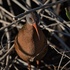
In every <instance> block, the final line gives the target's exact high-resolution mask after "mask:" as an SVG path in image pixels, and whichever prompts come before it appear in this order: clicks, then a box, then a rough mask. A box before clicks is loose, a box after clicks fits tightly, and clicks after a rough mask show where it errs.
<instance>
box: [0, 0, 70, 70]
mask: <svg viewBox="0 0 70 70" xmlns="http://www.w3.org/2000/svg"><path fill="white" fill-rule="evenodd" d="M69 4H70V1H69V0H0V70H23V69H25V70H27V63H25V62H24V61H22V60H21V59H20V58H19V57H18V55H17V54H16V52H15V50H14V38H15V36H16V35H17V33H18V31H19V29H20V28H22V26H23V25H24V24H25V22H26V20H25V16H26V14H28V13H30V12H32V11H33V12H34V11H36V12H37V14H38V15H39V20H40V21H39V26H40V27H41V29H42V30H43V32H44V34H45V35H46V38H47V42H48V51H46V55H45V57H44V58H43V59H42V60H41V62H40V68H39V69H40V70H70V22H69V20H68V18H67V16H66V14H65V8H67V9H68V10H69V11H70V5H69ZM27 6H29V7H31V9H28V8H27ZM31 65H32V66H31V68H32V70H36V63H35V62H33V63H31Z"/></svg>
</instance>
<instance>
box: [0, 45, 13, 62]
mask: <svg viewBox="0 0 70 70" xmlns="http://www.w3.org/2000/svg"><path fill="white" fill-rule="evenodd" d="M13 49H14V44H13V45H12V46H11V48H10V49H9V50H8V51H7V52H6V53H5V54H4V55H3V56H2V57H0V61H2V60H3V59H4V58H5V57H6V56H7V55H8V54H10V52H11V51H12V50H13Z"/></svg>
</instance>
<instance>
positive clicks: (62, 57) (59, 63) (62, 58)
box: [57, 51, 65, 70]
mask: <svg viewBox="0 0 70 70" xmlns="http://www.w3.org/2000/svg"><path fill="white" fill-rule="evenodd" d="M64 53H65V51H63V54H62V56H61V59H60V62H59V65H58V69H57V70H59V69H60V65H61V63H62V60H63V57H64Z"/></svg>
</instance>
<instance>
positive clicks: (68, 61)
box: [61, 60, 70, 70]
mask: <svg viewBox="0 0 70 70" xmlns="http://www.w3.org/2000/svg"><path fill="white" fill-rule="evenodd" d="M69 63H70V60H69V61H68V62H67V63H66V64H65V65H64V66H63V67H62V68H61V70H63V69H64V68H65V66H67V65H68V64H69Z"/></svg>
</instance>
